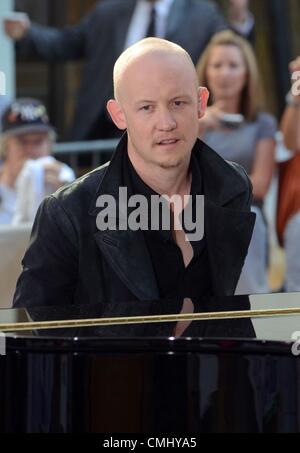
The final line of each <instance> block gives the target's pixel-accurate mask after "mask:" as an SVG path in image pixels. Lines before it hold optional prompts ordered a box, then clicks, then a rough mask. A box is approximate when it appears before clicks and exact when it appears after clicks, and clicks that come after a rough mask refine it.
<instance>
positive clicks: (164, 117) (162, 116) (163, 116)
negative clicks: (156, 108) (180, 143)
mask: <svg viewBox="0 0 300 453" xmlns="http://www.w3.org/2000/svg"><path fill="white" fill-rule="evenodd" d="M157 126H158V129H160V130H162V131H172V130H173V129H176V127H177V122H176V119H175V117H174V114H173V113H172V112H171V111H170V110H169V109H163V110H161V111H160V112H159V113H158V119H157Z"/></svg>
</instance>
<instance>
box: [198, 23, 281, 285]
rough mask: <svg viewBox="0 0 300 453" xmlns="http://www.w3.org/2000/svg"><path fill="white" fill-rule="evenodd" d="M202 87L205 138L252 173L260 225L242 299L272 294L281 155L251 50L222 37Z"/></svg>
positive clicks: (206, 58)
mask: <svg viewBox="0 0 300 453" xmlns="http://www.w3.org/2000/svg"><path fill="white" fill-rule="evenodd" d="M197 72H198V76H199V82H200V86H207V87H208V89H209V90H210V94H211V98H210V106H209V108H208V110H207V113H206V115H205V117H204V118H203V119H202V120H201V122H200V131H199V137H200V138H201V139H202V140H203V141H204V142H205V143H207V144H208V145H209V146H210V147H211V148H213V149H215V150H216V151H217V152H218V153H219V154H220V155H221V156H222V157H223V158H224V159H227V160H231V161H235V162H237V163H238V164H240V165H242V166H243V167H244V168H245V170H246V171H247V173H248V175H249V177H250V179H251V182H252V184H253V197H254V199H253V207H252V210H253V211H254V212H255V213H256V215H257V219H256V225H255V228H254V233H253V238H252V241H251V244H250V248H249V253H248V256H247V258H246V262H245V266H244V268H243V271H242V275H241V278H240V281H239V284H238V287H237V292H236V294H257V293H267V292H269V286H268V281H267V260H268V231H267V226H266V222H265V219H264V215H263V203H264V197H265V195H266V193H267V192H268V189H269V186H270V183H271V180H272V175H273V170H274V153H275V134H276V129H277V125H276V120H275V118H274V117H273V116H271V115H269V114H268V113H265V112H263V111H262V109H261V102H262V99H263V95H262V89H261V87H260V83H259V71H258V68H257V62H256V58H255V55H254V52H253V50H252V48H251V46H250V44H249V43H248V42H247V41H246V40H245V39H243V38H241V37H240V36H238V35H236V34H235V33H233V32H231V31H225V32H221V33H218V34H216V35H215V36H214V38H213V39H212V40H211V42H210V43H209V45H208V47H207V48H206V50H205V52H204V54H203V55H202V58H201V59H200V61H199V62H198V65H197Z"/></svg>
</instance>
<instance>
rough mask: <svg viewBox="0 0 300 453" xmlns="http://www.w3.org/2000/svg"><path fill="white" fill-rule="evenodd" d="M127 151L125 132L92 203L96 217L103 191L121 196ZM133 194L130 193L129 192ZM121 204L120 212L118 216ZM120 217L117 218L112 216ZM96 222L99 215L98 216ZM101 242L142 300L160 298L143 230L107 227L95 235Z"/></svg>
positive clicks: (100, 246)
mask: <svg viewBox="0 0 300 453" xmlns="http://www.w3.org/2000/svg"><path fill="white" fill-rule="evenodd" d="M126 151H127V136H126V134H125V135H124V136H123V138H122V140H121V142H120V143H119V145H118V148H117V149H116V152H115V154H114V156H113V158H112V161H111V162H110V165H109V166H108V167H107V171H106V173H105V175H104V177H103V179H102V181H100V185H99V187H98V190H97V193H96V196H95V198H94V199H93V202H92V204H91V206H90V210H89V214H90V215H92V216H94V217H96V216H97V215H98V214H99V213H100V211H101V210H100V208H97V207H96V206H97V199H98V197H99V196H100V195H101V194H105V195H106V194H108V195H112V197H113V198H114V200H118V199H119V188H120V187H121V186H122V185H124V183H123V176H122V171H123V154H124V153H125V152H126ZM129 195H130V194H129ZM118 211H119V206H118V204H117V212H116V215H117V217H118ZM112 220H116V218H112ZM95 225H96V218H95ZM94 237H95V241H96V243H97V246H98V247H99V249H100V250H101V253H103V256H104V257H105V259H106V260H107V262H108V263H109V264H110V266H111V267H112V268H113V269H114V271H115V272H116V273H117V275H118V276H119V278H120V279H121V280H122V282H123V283H124V284H125V285H126V286H127V288H128V289H129V290H130V291H131V292H132V293H133V294H134V295H135V296H136V297H137V298H138V299H140V300H158V299H159V291H158V287H157V282H156V278H155V274H154V270H153V266H152V262H151V258H150V255H149V252H148V249H147V246H146V243H145V240H144V235H143V232H142V231H130V230H129V229H127V230H126V231H120V230H116V231H114V230H111V229H109V230H106V231H97V232H96V233H95V235H94Z"/></svg>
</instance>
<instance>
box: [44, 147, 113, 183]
mask: <svg viewBox="0 0 300 453" xmlns="http://www.w3.org/2000/svg"><path fill="white" fill-rule="evenodd" d="M117 144H118V140H115V139H111V140H95V141H89V142H68V143H56V144H55V145H54V147H53V155H54V156H55V157H56V158H57V159H58V160H61V161H64V162H65V163H67V164H68V165H70V167H72V168H73V170H74V171H75V173H76V174H77V175H78V174H79V172H80V171H79V168H80V160H81V161H83V162H84V165H83V166H85V167H86V166H87V162H88V166H90V167H91V168H97V167H99V165H103V164H105V163H106V162H107V161H109V160H110V158H111V155H112V153H113V152H114V150H115V149H116V146H117Z"/></svg>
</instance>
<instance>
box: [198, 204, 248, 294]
mask: <svg viewBox="0 0 300 453" xmlns="http://www.w3.org/2000/svg"><path fill="white" fill-rule="evenodd" d="M204 212H205V234H206V243H207V249H208V256H209V264H210V269H211V276H212V283H213V289H214V291H213V293H214V295H217V296H229V295H232V294H233V293H234V291H235V288H236V285H237V283H238V280H239V277H240V274H241V270H242V268H243V265H244V261H245V258H246V256H247V251H248V247H249V244H250V241H251V237H252V231H253V227H254V223H255V215H254V214H252V213H251V212H241V211H234V210H230V209H228V208H224V207H219V206H216V205H214V204H213V203H212V202H211V201H209V200H208V199H207V198H206V199H205V210H204Z"/></svg>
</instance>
